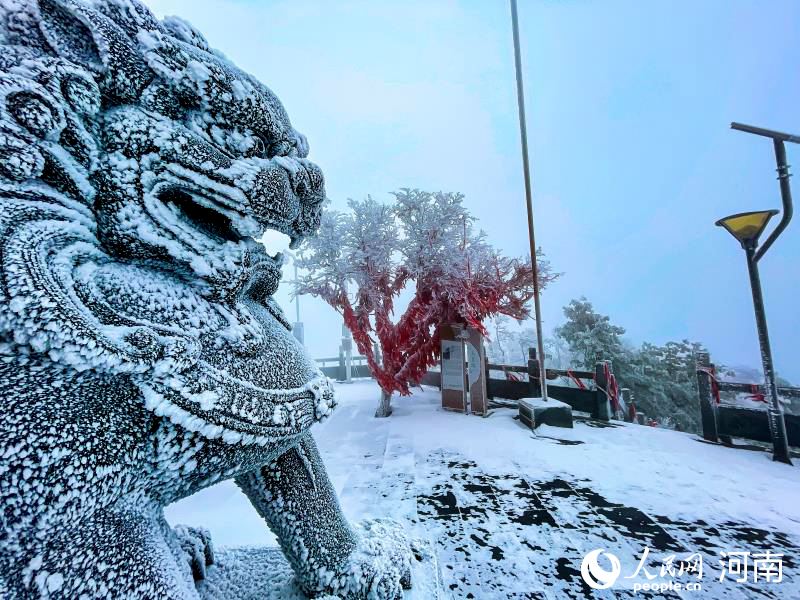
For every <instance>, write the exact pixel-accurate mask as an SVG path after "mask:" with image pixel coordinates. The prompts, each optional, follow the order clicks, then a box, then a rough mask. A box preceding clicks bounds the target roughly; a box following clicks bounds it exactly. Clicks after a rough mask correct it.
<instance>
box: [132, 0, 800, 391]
mask: <svg viewBox="0 0 800 600" xmlns="http://www.w3.org/2000/svg"><path fill="white" fill-rule="evenodd" d="M147 3H148V5H149V6H150V7H151V8H152V9H153V10H154V11H155V12H156V14H158V15H159V16H164V15H166V14H177V15H180V16H182V17H184V18H186V19H187V20H189V21H191V22H192V23H193V24H194V25H196V26H197V27H198V28H199V29H200V30H201V31H202V32H203V33H204V34H205V35H206V37H207V38H208V40H209V41H210V42H211V44H212V45H213V46H215V47H217V48H219V49H220V50H222V51H223V52H224V53H225V54H226V55H227V56H229V57H230V58H231V59H232V60H233V61H234V62H236V63H237V64H239V65H240V66H241V67H242V68H244V69H246V70H248V71H249V72H251V73H253V74H254V75H256V76H257V77H259V78H260V79H261V81H263V82H264V83H265V84H267V85H268V86H269V87H270V88H272V89H273V90H274V91H275V92H276V93H277V94H278V96H279V97H280V98H281V99H282V101H283V102H284V104H285V105H286V107H287V110H288V112H289V115H290V116H291V118H292V121H293V123H294V125H295V127H297V128H298V129H299V130H300V131H302V132H303V133H305V134H306V135H307V137H308V139H309V142H310V145H311V158H312V159H313V160H315V161H316V162H317V163H318V164H319V165H320V166H321V167H322V168H323V170H324V171H325V175H326V180H327V189H328V195H329V196H330V198H331V199H332V201H333V205H334V206H335V207H340V208H341V207H343V206H344V202H345V201H346V199H347V198H348V197H355V198H360V197H363V196H364V195H366V194H368V193H369V194H372V195H373V196H376V197H378V198H381V199H385V200H388V199H389V195H388V192H389V191H391V190H394V189H397V188H399V187H420V188H424V189H429V190H439V189H442V190H453V191H461V192H463V193H465V194H466V197H467V199H466V203H467V205H468V206H469V208H470V210H471V211H472V212H473V214H475V216H477V217H478V218H479V220H480V225H481V227H482V228H483V229H485V230H486V231H487V232H488V233H489V235H490V237H491V238H492V240H494V242H495V244H496V245H498V246H500V247H501V248H503V249H504V250H505V251H506V252H507V253H509V254H513V255H522V254H524V253H525V252H526V251H527V230H526V226H525V206H524V188H523V180H522V172H521V166H520V158H519V132H518V128H517V108H516V99H515V92H514V71H513V53H512V46H511V30H510V12H509V7H508V3H507V2H506V1H504V0H480V1H478V0H472V1H466V0H464V1H460V2H458V1H445V0H441V1H438V0H428V1H408V0H406V1H402V2H401V1H399V0H397V1H389V0H386V1H382V2H368V1H358V2H357V1H346V2H331V1H325V0H316V1H310V0H292V1H288V0H286V1H275V2H273V1H258V2H257V1H255V0H251V1H246V0H223V1H219V0H213V1H212V0H149V1H148V2H147ZM519 4H520V28H521V37H522V42H523V45H522V51H523V68H524V77H525V86H526V94H527V111H528V119H529V122H528V129H529V139H530V141H531V144H532V147H531V154H532V168H533V181H534V205H535V207H534V210H535V215H536V222H537V241H538V242H539V243H540V244H541V245H542V246H543V247H544V249H545V252H546V253H547V255H548V256H549V258H550V259H551V261H552V263H553V265H554V266H555V268H556V269H557V270H560V271H564V272H565V275H564V277H563V278H562V279H561V280H560V281H559V282H558V283H556V284H554V285H553V286H552V287H551V288H550V289H548V290H547V291H546V292H545V294H544V295H543V315H544V324H545V329H546V330H550V329H551V328H552V327H554V326H556V325H558V324H559V322H560V321H561V318H562V314H561V307H562V306H563V305H564V304H566V303H567V302H569V300H570V299H571V298H574V297H577V296H580V295H586V296H587V297H589V298H590V299H591V300H592V301H593V302H594V304H595V306H596V308H597V309H598V310H600V311H601V312H604V313H607V314H609V315H610V316H611V318H612V320H613V321H614V322H616V323H618V324H620V325H622V326H624V327H625V328H626V329H627V330H628V338H629V340H630V341H631V342H633V343H635V344H638V343H640V342H642V341H645V340H647V341H651V342H655V343H663V342H666V341H667V340H670V339H681V338H684V337H688V338H691V339H694V340H700V341H702V342H704V343H706V345H707V346H708V347H709V348H710V349H711V351H712V353H713V356H714V358H715V359H716V360H718V361H720V362H724V363H727V364H750V365H758V364H759V353H758V346H757V339H756V334H755V324H754V320H753V316H752V305H751V299H750V296H749V293H750V292H749V287H748V285H747V281H746V269H745V264H744V256H743V253H742V251H741V250H740V249H739V247H738V245H737V244H736V243H735V242H734V241H733V239H732V238H729V237H728V234H727V233H725V232H723V231H722V230H720V229H718V228H715V227H714V226H713V223H714V221H715V220H716V219H718V218H719V217H722V216H725V215H727V214H730V213H734V212H740V211H745V210H755V209H762V208H778V207H780V196H779V192H778V186H777V182H776V181H775V172H774V157H773V154H772V146H771V143H770V142H769V141H768V140H765V139H762V138H755V137H752V136H748V135H746V134H743V133H738V132H733V131H730V130H729V129H728V125H729V123H730V121H733V120H736V121H742V122H745V123H752V124H755V125H760V126H764V127H770V128H774V129H779V130H785V131H789V132H794V133H800V79H799V78H798V76H799V75H800V43H798V39H797V38H798V34H800V2H795V1H791V0H782V1H781V0H770V2H759V1H744V0H738V1H737V0H724V1H723V0H719V1H710V0H702V1H675V2H649V1H648V2H641V1H635V0H631V1H613V2H608V1H603V2H600V1H595V2H589V1H582V0H562V1H556V0H552V1H546V0H520V1H519ZM788 151H789V162H790V163H791V162H794V163H796V164H800V147H798V146H790V147H789V148H788ZM798 168H800V167H798ZM798 181H800V180H798V179H795V180H793V183H795V185H796V193H795V195H796V196H797V197H798V198H800V184H798ZM797 212H798V213H800V210H798V211H797ZM799 254H800V217H798V218H797V220H796V221H795V222H793V223H792V225H791V226H790V228H789V229H788V230H787V231H786V232H785V233H784V235H783V236H782V237H781V239H780V240H779V241H778V242H777V243H776V244H775V246H773V248H772V249H771V250H770V252H769V253H768V254H767V255H766V257H765V258H764V259H763V261H762V262H761V272H762V280H763V284H764V295H765V301H766V306H767V313H768V317H769V324H770V330H771V335H772V342H773V354H774V356H775V363H776V366H777V369H778V371H779V372H781V373H783V374H784V375H785V376H787V377H789V378H790V379H793V380H794V381H796V382H798V381H800V361H798V360H797V359H798V351H797V347H798V343H797V340H796V339H795V336H796V334H797V332H798V331H799V330H800V316H799V314H800V313H798V310H797V302H796V300H795V296H796V294H797V291H798V284H800V274H799V273H798V267H797V261H796V259H797V257H798V255H799ZM287 275H289V273H287ZM285 287H286V286H285ZM278 295H279V299H280V300H281V302H282V304H283V305H284V307H285V308H286V309H287V313H289V314H290V316H291V317H292V318H293V315H294V310H293V307H291V306H290V305H289V303H288V293H287V290H285V289H284V290H282V291H280V292H279V294H278ZM301 302H302V305H301V306H302V313H303V320H304V321H305V323H306V336H307V340H308V345H309V349H310V351H311V353H312V354H313V355H315V356H322V355H326V356H333V355H335V354H336V349H337V347H338V338H339V336H340V327H339V321H337V318H336V316H335V314H334V313H333V312H332V310H331V309H329V308H327V307H326V306H325V305H323V304H322V303H319V302H317V301H312V300H309V299H303V300H302V301H301Z"/></svg>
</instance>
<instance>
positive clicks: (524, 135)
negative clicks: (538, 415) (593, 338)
mask: <svg viewBox="0 0 800 600" xmlns="http://www.w3.org/2000/svg"><path fill="white" fill-rule="evenodd" d="M518 21H519V20H518V18H517V0H511V27H512V30H513V34H514V68H515V70H516V74H517V107H518V109H519V134H520V141H521V143H522V170H523V174H524V176H525V202H526V204H527V207H528V238H529V240H530V246H531V265H532V266H533V306H534V312H535V316H536V345H537V347H538V353H537V354H538V356H537V358H538V359H539V360H538V362H539V383H540V387H541V390H542V398H544V399H547V378H546V377H545V368H544V338H543V337H542V309H541V303H540V300H539V264H538V261H537V260H536V237H535V236H534V232H533V201H532V200H531V169H530V164H529V162H528V132H527V127H526V125H525V93H524V91H523V89H522V58H521V57H520V50H519V22H518Z"/></svg>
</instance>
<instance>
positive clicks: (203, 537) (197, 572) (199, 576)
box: [173, 525, 214, 581]
mask: <svg viewBox="0 0 800 600" xmlns="http://www.w3.org/2000/svg"><path fill="white" fill-rule="evenodd" d="M173 531H174V532H175V536H176V537H177V538H178V542H179V543H180V545H181V550H183V554H184V557H185V558H186V562H188V563H189V568H190V569H191V570H192V577H194V580H195V581H202V580H203V579H205V578H206V567H210V566H211V565H213V564H214V546H213V545H212V544H211V534H210V533H209V532H208V530H207V529H202V528H200V527H189V526H188V525H176V526H175V527H174V529H173Z"/></svg>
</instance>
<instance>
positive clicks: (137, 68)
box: [38, 0, 152, 102]
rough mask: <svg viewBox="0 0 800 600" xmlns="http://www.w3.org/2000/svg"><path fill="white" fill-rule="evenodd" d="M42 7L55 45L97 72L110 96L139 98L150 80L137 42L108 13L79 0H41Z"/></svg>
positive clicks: (49, 38) (67, 56)
mask: <svg viewBox="0 0 800 600" xmlns="http://www.w3.org/2000/svg"><path fill="white" fill-rule="evenodd" d="M38 9H39V28H40V30H41V32H42V34H43V35H44V37H45V39H46V40H47V43H48V44H49V45H50V47H51V49H52V50H53V51H54V52H55V53H56V54H57V55H58V56H60V57H62V58H65V59H67V60H69V61H70V62H73V63H75V64H77V65H79V66H81V67H83V68H85V69H88V70H89V71H91V72H92V73H94V74H95V77H96V78H97V79H98V83H99V84H100V87H101V89H102V91H103V95H104V96H105V97H106V98H109V99H111V100H112V102H113V101H121V102H125V101H132V100H135V99H136V98H137V97H138V95H139V94H140V93H141V91H142V89H144V87H145V86H146V85H147V83H149V81H150V79H151V78H152V73H151V71H150V70H149V69H148V67H147V65H146V64H145V63H144V60H143V58H142V56H141V54H140V52H139V49H138V46H137V44H136V43H135V41H134V40H132V39H131V38H130V37H129V36H128V35H127V34H126V32H125V30H124V29H123V28H122V27H120V26H119V25H117V24H116V23H115V22H114V21H113V20H112V19H111V18H109V17H108V16H107V15H104V14H103V13H101V12H99V11H98V10H95V9H93V8H91V7H90V6H88V5H87V4H84V3H83V2H79V1H78V0H38Z"/></svg>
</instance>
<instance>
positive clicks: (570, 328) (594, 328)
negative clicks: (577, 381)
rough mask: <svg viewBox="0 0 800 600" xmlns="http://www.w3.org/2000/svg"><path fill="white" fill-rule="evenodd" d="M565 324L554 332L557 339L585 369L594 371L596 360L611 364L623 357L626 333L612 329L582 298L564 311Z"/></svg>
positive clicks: (618, 328) (620, 328)
mask: <svg viewBox="0 0 800 600" xmlns="http://www.w3.org/2000/svg"><path fill="white" fill-rule="evenodd" d="M564 316H565V317H566V318H567V322H566V323H564V324H563V325H562V326H560V327H558V328H556V335H557V336H558V337H560V338H562V339H563V340H564V341H565V342H566V343H567V345H568V346H569V349H570V351H571V352H572V354H573V355H574V357H575V358H576V359H577V360H578V361H580V363H581V364H580V365H576V366H582V367H584V368H586V369H593V368H594V365H595V363H596V362H597V361H598V360H602V359H609V360H614V359H616V358H618V357H620V356H622V354H623V350H624V349H623V343H622V336H623V335H624V334H625V329H624V328H623V327H619V326H618V325H612V324H611V320H610V319H609V318H608V317H607V316H606V315H601V314H600V313H598V312H596V311H595V310H594V307H593V306H592V303H591V302H589V301H588V300H587V299H586V298H585V297H581V298H580V299H578V300H572V301H571V302H570V303H569V304H568V305H567V306H565V307H564Z"/></svg>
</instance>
